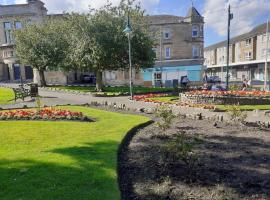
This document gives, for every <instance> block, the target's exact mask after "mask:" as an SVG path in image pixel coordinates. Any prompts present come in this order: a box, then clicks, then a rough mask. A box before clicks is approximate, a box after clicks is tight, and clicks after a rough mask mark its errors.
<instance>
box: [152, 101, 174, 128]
mask: <svg viewBox="0 0 270 200" xmlns="http://www.w3.org/2000/svg"><path fill="white" fill-rule="evenodd" d="M155 114H156V117H158V118H159V119H160V121H158V122H157V126H158V127H159V128H160V129H161V130H162V131H165V130H166V129H168V128H170V127H171V124H172V121H173V119H174V118H175V117H176V116H175V115H174V114H173V111H172V109H171V108H169V107H167V106H160V107H158V108H157V110H156V113H155Z"/></svg>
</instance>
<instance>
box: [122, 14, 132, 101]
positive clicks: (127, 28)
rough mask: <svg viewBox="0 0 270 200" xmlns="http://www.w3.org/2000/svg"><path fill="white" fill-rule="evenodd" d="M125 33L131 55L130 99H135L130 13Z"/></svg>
mask: <svg viewBox="0 0 270 200" xmlns="http://www.w3.org/2000/svg"><path fill="white" fill-rule="evenodd" d="M124 33H125V34H126V35H127V37H128V55H129V79H130V80H129V81H130V84H129V87H130V99H131V100H133V78H132V62H131V34H132V27H131V23H130V17H129V15H128V18H127V24H126V28H125V30H124Z"/></svg>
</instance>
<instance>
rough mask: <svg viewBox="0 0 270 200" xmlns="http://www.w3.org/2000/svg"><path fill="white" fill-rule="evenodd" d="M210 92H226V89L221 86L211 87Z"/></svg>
mask: <svg viewBox="0 0 270 200" xmlns="http://www.w3.org/2000/svg"><path fill="white" fill-rule="evenodd" d="M211 90H212V91H226V88H225V87H224V86H223V85H212V86H211Z"/></svg>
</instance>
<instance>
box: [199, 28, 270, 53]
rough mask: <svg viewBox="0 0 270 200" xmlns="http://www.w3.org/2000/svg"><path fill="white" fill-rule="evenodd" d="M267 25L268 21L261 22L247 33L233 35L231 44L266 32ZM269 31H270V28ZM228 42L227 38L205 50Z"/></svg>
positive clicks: (222, 45) (206, 49)
mask: <svg viewBox="0 0 270 200" xmlns="http://www.w3.org/2000/svg"><path fill="white" fill-rule="evenodd" d="M266 26H267V23H264V24H260V25H258V26H256V27H255V28H253V29H252V30H251V31H249V32H247V33H244V34H241V35H238V36H236V37H233V38H231V41H230V44H234V43H236V42H239V41H242V40H245V39H248V38H251V37H254V36H256V35H261V34H264V33H265V32H266ZM269 32H270V30H269ZM226 44H227V40H224V41H222V42H219V43H216V44H213V45H211V46H208V47H206V48H205V49H204V50H205V51H209V50H214V49H216V48H219V47H224V46H226Z"/></svg>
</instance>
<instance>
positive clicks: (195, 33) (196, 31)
mask: <svg viewBox="0 0 270 200" xmlns="http://www.w3.org/2000/svg"><path fill="white" fill-rule="evenodd" d="M198 36H199V29H198V26H195V25H193V26H192V37H198Z"/></svg>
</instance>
